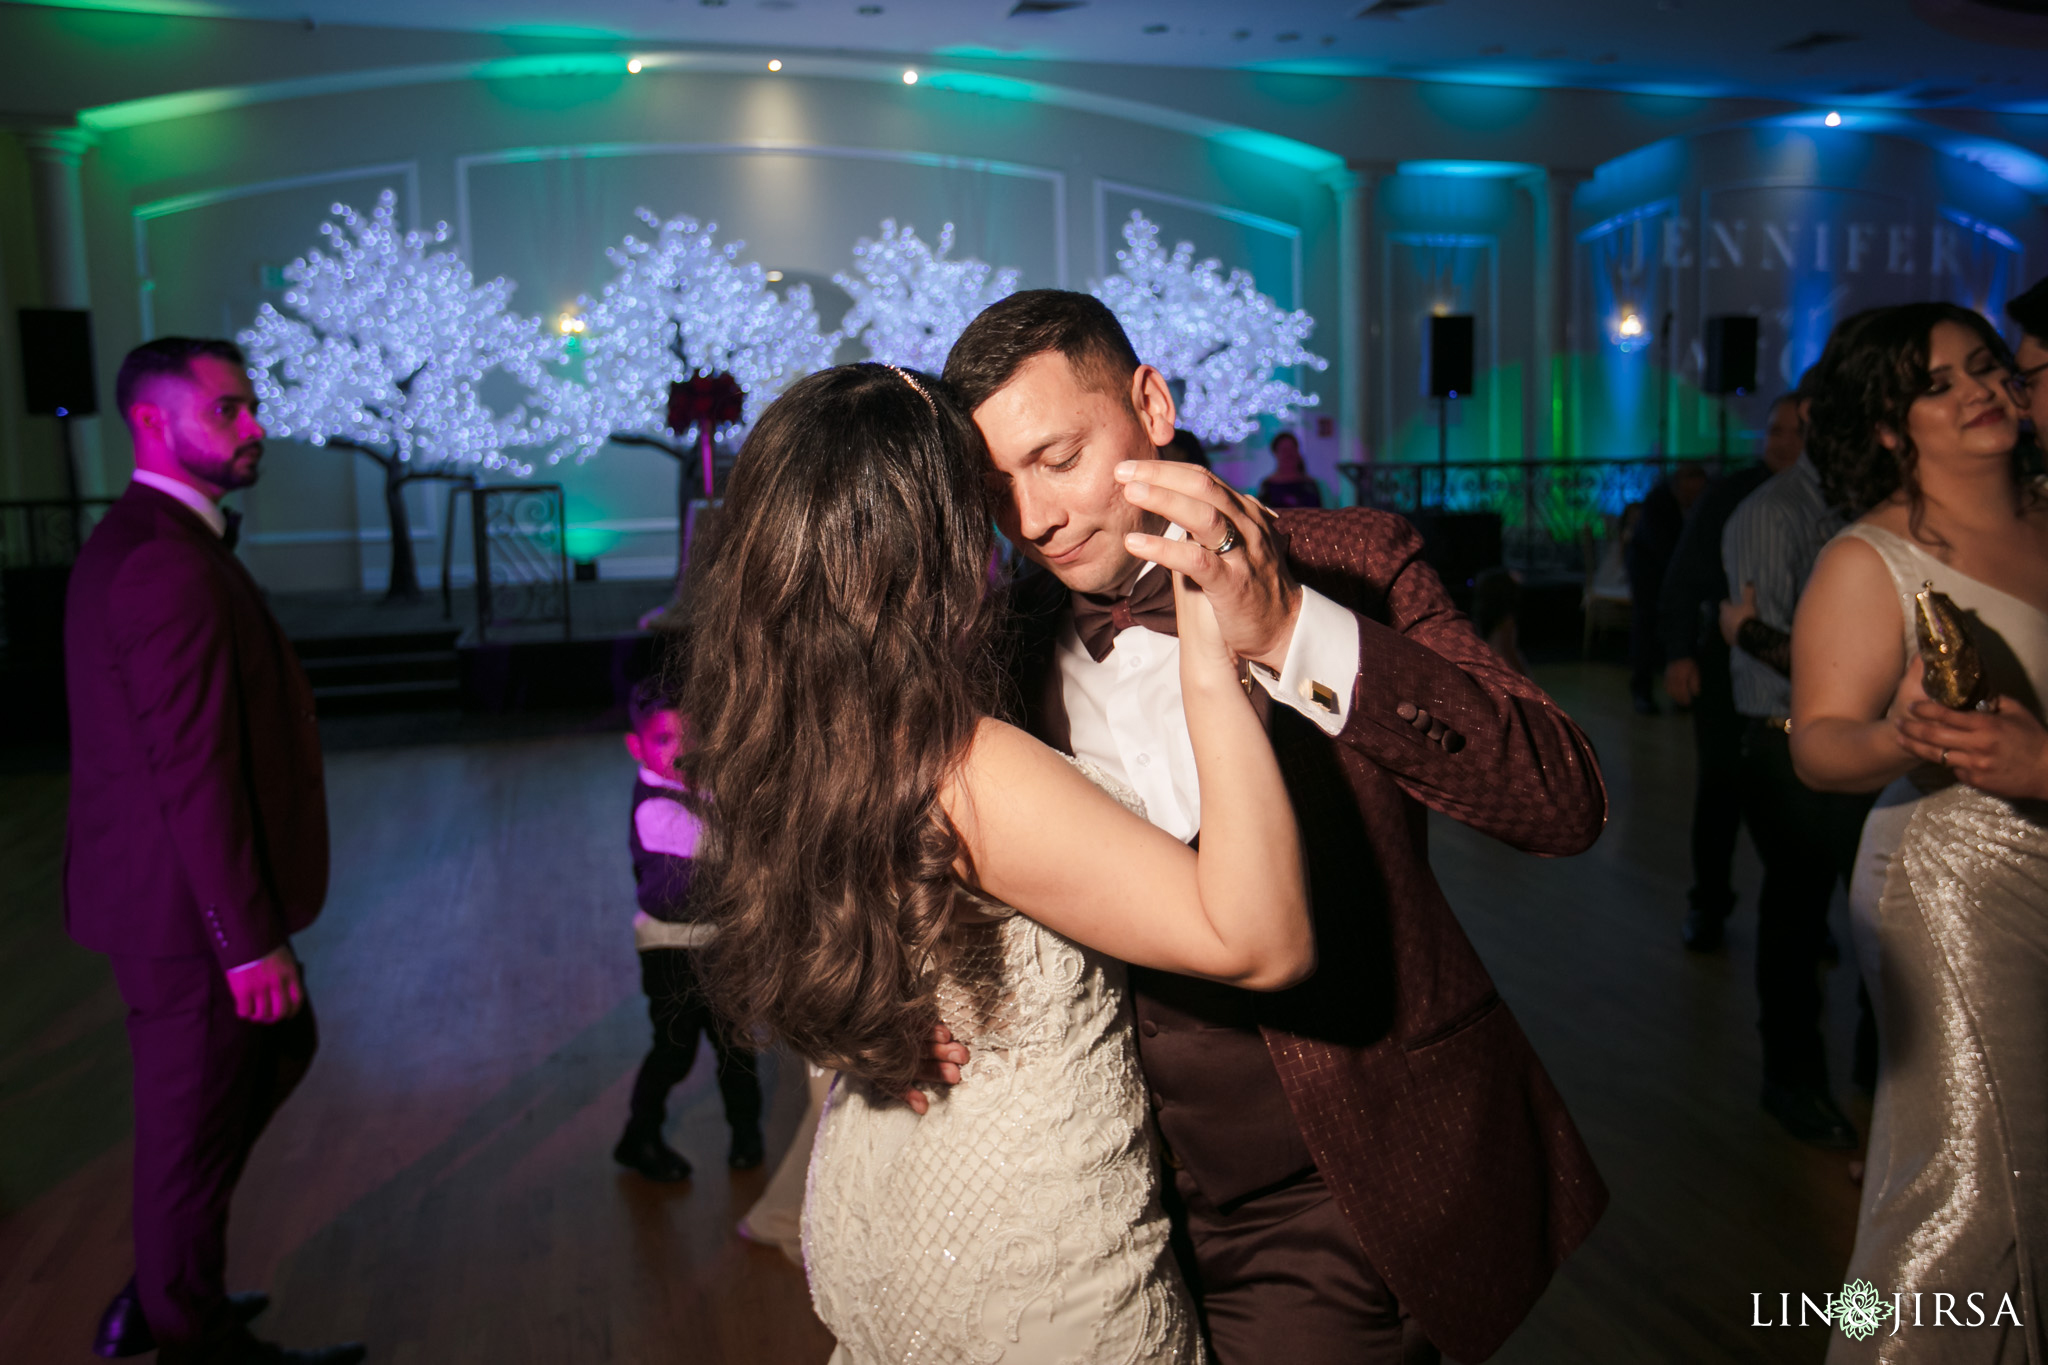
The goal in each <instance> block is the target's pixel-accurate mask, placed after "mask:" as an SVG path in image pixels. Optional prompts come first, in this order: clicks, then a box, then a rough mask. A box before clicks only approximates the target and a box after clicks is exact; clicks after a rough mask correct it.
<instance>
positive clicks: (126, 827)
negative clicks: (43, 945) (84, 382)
mask: <svg viewBox="0 0 2048 1365" xmlns="http://www.w3.org/2000/svg"><path fill="white" fill-rule="evenodd" d="M115 399H116V402H117V403H118V405H119V407H120V411H121V415H122V417H123V418H125V419H126V420H127V423H128V430H129V432H130V434H131V435H132V436H133V437H134V441H135V478H134V481H133V482H132V483H130V484H129V485H128V489H127V491H126V492H124V493H123V494H122V495H121V497H120V499H119V500H118V501H116V502H115V503H114V505H113V506H112V507H111V508H109V509H108V511H107V514H106V516H105V517H104V518H103V519H102V520H101V522H100V524H99V525H98V526H97V527H95V528H94V530H93V533H92V536H91V538H90V539H89V540H87V542H86V543H85V546H84V548H83V549H82V550H81V551H80V552H79V556H78V562H77V564H76V565H75V566H74V567H73V568H72V571H71V586H70V591H69V596H68V599H67V601H66V603H65V614H64V654H65V686H66V691H67V693H68V695H69V699H70V712H71V818H70V830H69V839H68V841H67V844H66V848H65V855H64V913H65V922H66V924H67V925H68V927H69V928H70V930H71V936H72V937H73V938H75V939H77V940H78V942H80V943H81V944H83V945H85V946H86V947H88V948H92V949H95V950H97V951H99V952H103V953H105V954H107V955H108V956H109V957H110V958H111V959H112V960H113V966H114V980H115V982H116V984H117V985H118V986H119V987H120V991H121V998H122V1000H123V1001H124V1002H126V1004H127V1006H128V1040H129V1047H130V1049H131V1050H132V1052H133V1054H134V1058H135V1207H134V1216H133V1222H134V1228H135V1278H134V1279H133V1280H131V1281H130V1282H129V1284H128V1287H127V1288H125V1289H123V1290H122V1291H121V1293H120V1294H118V1295H117V1296H116V1297H115V1299H114V1302H113V1304H112V1305H111V1306H110V1307H109V1308H108V1310H107V1313H106V1317H105V1319H104V1320H103V1321H102V1323H101V1327H100V1338H99V1341H98V1343H97V1345H96V1349H97V1350H98V1352H99V1354H101V1355H107V1356H125V1355H135V1354H138V1353H140V1352H142V1351H146V1350H148V1349H150V1347H151V1346H156V1347H158V1348H159V1354H158V1357H157V1358H158V1360H160V1361H162V1362H164V1365H184V1363H186V1362H204V1363H205V1365H216V1363H217V1365H348V1362H353V1361H357V1360H360V1359H362V1357H363V1351H362V1348H361V1347H358V1346H345V1347H331V1348H328V1349H327V1350H322V1351H287V1350H283V1349H281V1348H279V1347H277V1346H274V1345H271V1344H270V1343H268V1342H262V1341H258V1340H257V1339H255V1338H254V1337H252V1336H250V1335H249V1332H248V1330H247V1328H246V1327H244V1325H243V1324H244V1323H245V1322H246V1321H247V1320H248V1319H249V1318H251V1317H254V1316H255V1315H256V1314H257V1313H259V1312H261V1311H262V1309H263V1306H264V1304H265V1303H267V1302H268V1300H267V1299H265V1297H264V1296H263V1295H260V1294H242V1295H235V1296H232V1297H230V1296H229V1295H228V1294H227V1292H226V1290H225V1288H224V1286H223V1283H222V1272H223V1270H224V1268H225V1264H226V1259H227V1221H228V1200H229V1197H230V1196H231V1195H232V1194H233V1193H234V1188H235V1182H236V1181H237V1179H239V1178H240V1176H241V1173H242V1167H243V1165H244V1163H246V1162H247V1160H248V1158H249V1151H250V1149H251V1148H252V1147H253V1146H254V1145H255V1142H256V1138H257V1136H258V1135H259V1134H260V1133H261V1132H262V1131H263V1128H264V1125H265V1124H267V1123H268V1122H269V1120H270V1116H271V1114H272V1113H274V1112H275V1111H276V1109H277V1107H278V1105H279V1104H281V1103H283V1101H284V1099H285V1097H286V1096H287V1095H289V1094H290V1093H291V1091H292V1088H293V1087H294V1086H295V1085H297V1084H298V1082H299V1079H300V1077H302V1076H304V1075H305V1073H306V1068H307V1066H308V1064H310V1063H311V1061H312V1060H313V1051H314V1048H315V1046H316V1036H315V1033H314V1027H313V1010H312V1006H311V1005H310V1004H309V1003H308V1001H307V999H306V993H305V987H304V984H303V982H302V981H301V979H300V973H299V963H298V959H297V957H296V956H295V955H294V954H293V952H292V945H291V935H293V934H295V933H297V932H299V931H300V930H302V929H305V928H306V927H308V926H309V925H311V924H312V923H313V919H314V916H316V915H318V914H319V913H320V906H321V903H322V902H323V901H324V900H325V899H326V896H327V797H326V791H325V788H324V786H323V781H322V776H321V765H320V734H319V731H318V729H317V728H315V726H314V723H313V696H312V691H311V689H310V688H309V687H308V686H307V685H306V678H305V675H304V673H302V672H301V671H300V669H299V663H298V660H297V658H296V657H295V656H294V655H293V653H292V648H291V645H290V644H289V643H287V641H286V640H285V637H284V632H283V631H282V630H280V629H279V628H278V624H277V622H276V620H275V619H274V618H272V616H271V614H270V611H269V609H268V608H267V607H266V606H265V605H264V602H263V597H262V594H261V592H260V591H259V590H258V589H257V587H256V583H255V580H253V579H252V578H250V577H249V572H248V570H247V569H244V568H243V567H242V562H241V561H240V560H239V559H237V558H235V554H234V549H233V543H232V537H233V533H234V529H235V528H234V522H233V521H232V520H231V518H232V517H233V514H232V513H228V512H224V511H223V510H222V509H221V507H220V497H221V495H222V494H223V493H225V492H227V491H228V490H230V489H234V488H242V487H245V486H247V485H249V484H252V483H254V482H255V481H256V471H257V465H258V464H259V463H260V461H261V460H262V458H263V427H262V425H261V424H260V423H259V422H258V421H257V420H256V395H255V392H254V390H253V389H252V387H251V385H250V383H249V372H248V366H247V365H246V363H245V362H244V361H243V359H242V353H241V352H240V351H239V350H238V349H236V347H235V346H234V345H233V344H232V343H230V342H226V341H197V340H190V339H186V338H180V337H165V338H161V339H159V340H156V341H152V342H148V343H146V344H145V345H142V346H138V347H137V348H136V349H135V350H133V351H131V352H130V353H129V354H128V357H127V359H126V360H124V361H123V362H122V364H121V373H120V377H119V379H118V380H117V381H116V383H115Z"/></svg>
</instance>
